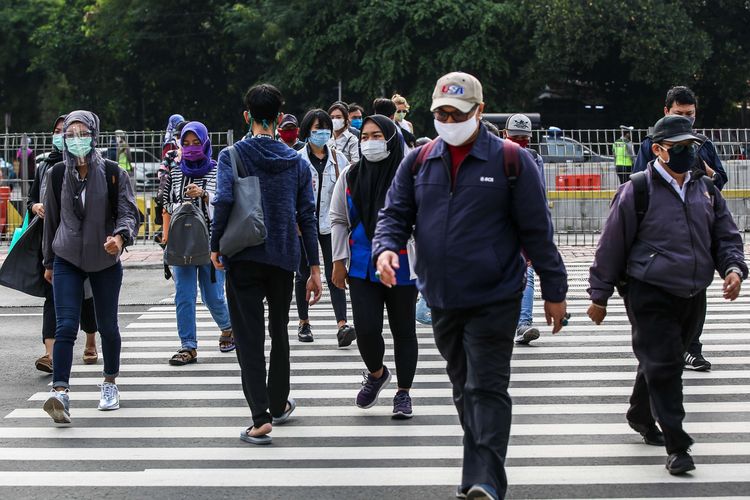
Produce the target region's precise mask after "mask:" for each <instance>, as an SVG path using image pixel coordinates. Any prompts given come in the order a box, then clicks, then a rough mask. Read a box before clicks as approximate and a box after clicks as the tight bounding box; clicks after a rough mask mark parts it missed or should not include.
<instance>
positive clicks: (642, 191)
mask: <svg viewBox="0 0 750 500" xmlns="http://www.w3.org/2000/svg"><path fill="white" fill-rule="evenodd" d="M700 180H702V182H703V184H705V186H706V189H707V190H708V193H709V197H710V198H711V206H712V207H714V208H715V207H716V203H715V201H714V197H715V195H716V191H715V186H714V181H713V180H712V179H711V178H710V177H708V176H705V175H701V177H700ZM630 182H631V183H632V184H633V201H634V202H635V219H636V225H635V234H636V236H637V235H638V231H639V229H640V227H641V222H643V219H644V217H646V212H648V205H649V201H650V197H651V193H649V192H648V179H647V177H646V171H645V170H642V171H640V172H636V173H634V174H631V175H630ZM626 261H627V257H626ZM615 288H616V289H617V293H618V294H619V295H620V297H625V295H627V292H628V277H627V275H626V274H625V273H624V272H623V275H622V276H621V277H620V278H619V279H618V280H617V283H616V284H615Z"/></svg>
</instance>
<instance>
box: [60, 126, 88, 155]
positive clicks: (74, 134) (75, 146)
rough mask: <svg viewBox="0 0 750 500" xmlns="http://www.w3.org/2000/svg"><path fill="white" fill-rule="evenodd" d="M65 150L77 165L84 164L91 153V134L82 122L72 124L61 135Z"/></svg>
mask: <svg viewBox="0 0 750 500" xmlns="http://www.w3.org/2000/svg"><path fill="white" fill-rule="evenodd" d="M63 138H64V140H65V148H66V149H67V150H68V152H69V153H70V154H71V155H73V156H74V157H75V158H76V161H77V162H78V164H79V165H83V164H84V163H86V156H88V154H89V153H90V152H91V144H92V140H93V133H92V132H91V130H90V129H89V127H88V126H87V125H86V124H84V123H82V122H73V123H71V124H70V125H68V127H67V128H66V129H65V132H64V133H63Z"/></svg>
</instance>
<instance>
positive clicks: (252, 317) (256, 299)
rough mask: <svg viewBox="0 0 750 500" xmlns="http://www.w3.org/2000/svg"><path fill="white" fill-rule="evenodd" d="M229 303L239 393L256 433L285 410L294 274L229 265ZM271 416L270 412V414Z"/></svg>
mask: <svg viewBox="0 0 750 500" xmlns="http://www.w3.org/2000/svg"><path fill="white" fill-rule="evenodd" d="M226 284H227V302H228V305H229V317H230V319H231V320H232V330H233V332H234V342H235V344H236V345H237V349H236V351H237V359H238V360H239V363H240V370H241V376H242V391H243V392H244V393H245V399H247V404H248V405H249V406H250V412H251V413H252V416H253V425H254V426H255V427H260V426H261V425H263V424H267V423H270V422H271V421H272V417H271V416H272V415H275V416H277V417H278V416H280V415H281V414H282V413H284V411H285V410H286V402H287V399H288V398H289V332H288V330H287V327H288V325H289V307H290V306H291V303H292V289H293V288H294V273H292V272H291V271H285V270H284V269H281V268H280V267H276V266H270V265H267V264H260V263H258V262H252V261H239V262H232V265H231V266H229V267H228V269H227V280H226ZM263 299H266V300H267V302H268V333H269V334H270V336H271V356H270V357H271V359H270V362H269V367H268V384H267V385H266V357H265V354H264V351H263V346H264V344H265V340H266V333H265V315H264V311H263ZM269 410H270V411H269Z"/></svg>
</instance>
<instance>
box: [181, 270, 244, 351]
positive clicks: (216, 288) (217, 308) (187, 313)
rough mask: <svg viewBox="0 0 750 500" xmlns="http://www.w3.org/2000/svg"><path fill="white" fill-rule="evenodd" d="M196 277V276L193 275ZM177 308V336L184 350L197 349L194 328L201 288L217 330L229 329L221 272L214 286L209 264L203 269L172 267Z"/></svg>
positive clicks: (217, 273) (217, 274)
mask: <svg viewBox="0 0 750 500" xmlns="http://www.w3.org/2000/svg"><path fill="white" fill-rule="evenodd" d="M196 275H197V276H196ZM172 278H174V287H175V292H176V293H175V297H174V303H175V306H177V333H178V334H179V335H180V341H181V342H182V348H183V349H197V348H198V338H197V333H196V325H195V301H196V299H197V298H198V287H197V286H196V283H197V284H199V285H200V288H201V297H202V298H203V303H204V304H206V307H208V310H209V312H210V313H211V316H212V317H213V318H214V321H215V322H216V324H217V325H218V326H219V329H220V330H229V329H230V328H232V322H231V321H230V319H229V311H228V310H227V301H226V299H225V298H224V272H223V271H219V270H217V271H216V283H211V264H206V265H205V266H172Z"/></svg>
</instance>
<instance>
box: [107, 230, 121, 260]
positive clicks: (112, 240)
mask: <svg viewBox="0 0 750 500" xmlns="http://www.w3.org/2000/svg"><path fill="white" fill-rule="evenodd" d="M124 243H125V242H124V241H123V239H122V236H121V235H119V234H116V235H114V236H107V241H106V242H105V243H104V250H105V251H106V252H107V253H108V254H110V255H120V252H122V246H123V244H124Z"/></svg>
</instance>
